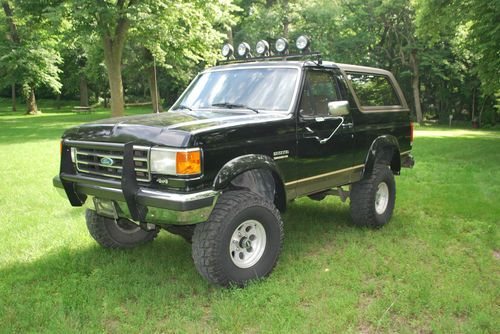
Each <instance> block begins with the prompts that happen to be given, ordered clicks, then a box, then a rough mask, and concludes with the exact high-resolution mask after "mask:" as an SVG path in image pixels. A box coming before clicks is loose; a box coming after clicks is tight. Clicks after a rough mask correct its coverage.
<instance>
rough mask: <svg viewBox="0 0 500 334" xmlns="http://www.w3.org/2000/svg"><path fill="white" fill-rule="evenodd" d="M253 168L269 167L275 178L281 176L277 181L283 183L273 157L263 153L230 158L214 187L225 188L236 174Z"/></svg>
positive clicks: (221, 170) (218, 174) (218, 175)
mask: <svg viewBox="0 0 500 334" xmlns="http://www.w3.org/2000/svg"><path fill="white" fill-rule="evenodd" d="M251 169H267V170H269V171H271V173H272V174H273V175H275V178H276V176H277V177H279V180H276V181H279V182H281V184H283V175H282V174H281V172H280V170H279V169H278V166H277V165H276V163H275V162H274V160H273V159H271V158H270V157H268V156H267V155H263V154H248V155H242V156H240V157H237V158H234V159H233V160H230V161H229V162H227V163H226V164H225V165H224V166H223V167H222V168H221V169H220V171H219V173H217V176H216V177H215V180H214V183H213V187H214V189H215V190H220V189H224V188H225V187H227V186H229V183H230V182H231V180H232V179H234V178H235V177H236V176H238V175H239V174H241V173H243V172H246V171H248V170H251Z"/></svg>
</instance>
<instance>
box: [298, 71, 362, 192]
mask: <svg viewBox="0 0 500 334" xmlns="http://www.w3.org/2000/svg"><path fill="white" fill-rule="evenodd" d="M335 71H336V70H334V69H315V68H311V69H308V70H307V72H306V76H305V82H304V89H303V92H302V96H301V100H300V107H299V115H298V117H297V141H298V147H297V159H296V166H297V180H295V181H294V182H293V185H294V186H295V189H296V193H297V196H301V195H307V194H311V193H315V192H318V191H321V190H326V189H330V188H332V187H335V186H339V185H343V184H347V183H349V180H350V176H351V174H352V166H353V145H354V136H353V123H352V115H351V113H350V111H349V112H347V113H346V114H343V115H342V116H338V115H337V116H332V115H331V114H330V113H329V107H328V104H329V103H330V102H337V104H338V103H340V104H341V102H339V101H342V100H344V99H345V98H343V97H342V96H341V93H340V90H339V85H338V81H337V80H338V79H337V76H338V75H340V74H339V73H337V72H335ZM347 108H348V107H347Z"/></svg>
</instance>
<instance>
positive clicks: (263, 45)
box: [255, 40, 269, 56]
mask: <svg viewBox="0 0 500 334" xmlns="http://www.w3.org/2000/svg"><path fill="white" fill-rule="evenodd" d="M255 51H256V52H257V53H258V54H259V55H260V56H267V55H268V54H269V43H268V42H267V41H265V40H261V41H258V42H257V45H256V46H255Z"/></svg>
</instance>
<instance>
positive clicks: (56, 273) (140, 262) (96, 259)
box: [0, 200, 353, 298]
mask: <svg viewBox="0 0 500 334" xmlns="http://www.w3.org/2000/svg"><path fill="white" fill-rule="evenodd" d="M303 202H304V203H303V204H304V205H301V204H293V205H292V206H291V208H290V209H289V211H288V212H287V214H286V215H285V218H284V220H285V234H286V241H285V243H290V244H293V243H295V242H297V241H299V240H300V242H301V244H302V245H301V247H303V248H305V249H307V248H317V247H322V246H325V245H326V244H327V243H328V242H329V241H328V240H327V239H328V238H325V237H321V236H325V235H328V234H330V233H333V232H334V231H335V233H342V231H343V230H345V231H349V230H352V229H353V227H351V226H350V225H349V213H348V207H347V206H345V207H338V206H336V207H327V206H320V205H318V204H317V203H316V202H312V201H309V200H303ZM313 213H314V214H313ZM303 233H306V234H312V235H317V236H319V237H316V238H308V239H303V238H302V237H303ZM88 238H90V236H89V237H88ZM284 252H285V253H286V252H287V250H286V249H285V250H284ZM97 273H98V276H99V277H100V278H103V279H104V278H106V281H107V283H106V287H107V288H106V289H105V290H101V292H102V293H104V294H105V295H106V296H107V297H106V298H112V296H113V295H115V294H117V290H120V289H122V288H123V284H127V283H131V284H132V282H142V283H141V284H143V285H144V288H145V289H146V288H147V287H148V286H150V285H151V284H152V285H155V284H160V285H165V286H168V285H171V284H175V285H179V286H181V287H182V288H181V290H183V289H185V290H186V291H190V290H192V288H193V287H195V286H198V287H203V289H207V288H208V285H207V284H206V283H205V281H204V280H203V278H202V277H201V276H199V275H198V274H197V273H196V270H195V268H194V264H193V262H192V259H191V246H190V245H189V244H188V243H186V242H184V241H183V240H182V239H180V238H179V237H176V236H172V235H171V234H168V233H167V232H165V231H162V232H161V233H160V235H159V237H158V239H157V240H155V241H154V242H153V243H151V244H148V245H144V246H140V247H137V248H135V249H131V250H108V249H103V248H101V247H100V246H98V245H97V244H93V245H92V246H89V247H87V248H78V249H74V248H71V247H68V248H63V249H58V250H57V251H54V252H51V253H49V254H47V255H45V256H44V257H42V258H40V259H38V260H35V261H33V262H29V263H16V264H12V265H9V266H7V267H5V268H2V269H1V270H0V277H2V281H3V282H4V283H6V282H10V283H11V284H14V285H15V286H16V288H18V289H21V290H24V289H30V288H33V285H38V284H39V288H40V289H42V290H45V288H43V287H44V286H47V287H48V286H51V287H53V286H54V284H51V282H53V283H57V282H59V283H60V282H61V281H65V279H66V278H68V277H72V278H73V280H74V283H76V286H74V287H73V288H72V291H73V292H76V291H77V290H79V287H80V284H79V283H83V282H84V281H86V280H89V279H91V278H92V277H93V276H95V275H96V274H97ZM113 281H114V282H115V283H116V284H113ZM55 285H58V284H55ZM85 286H86V285H85V284H83V285H82V287H85ZM61 288H64V285H62V286H61ZM84 290H85V289H84V288H83V290H82V291H80V292H78V293H82V294H85V293H86V292H85V291H84ZM45 292H46V293H51V292H52V293H53V292H54V291H48V290H47V291H45ZM101 297H102V296H101Z"/></svg>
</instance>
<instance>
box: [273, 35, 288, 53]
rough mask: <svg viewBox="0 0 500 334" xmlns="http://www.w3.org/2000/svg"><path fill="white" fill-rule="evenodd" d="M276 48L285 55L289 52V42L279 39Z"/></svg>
mask: <svg viewBox="0 0 500 334" xmlns="http://www.w3.org/2000/svg"><path fill="white" fill-rule="evenodd" d="M274 47H275V48H276V51H278V52H279V53H285V52H286V51H287V50H288V41H287V40H286V39H284V38H278V40H277V41H276V45H275V46H274Z"/></svg>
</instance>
